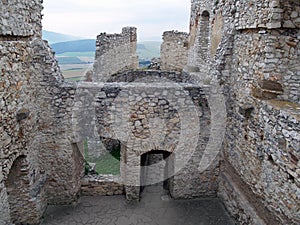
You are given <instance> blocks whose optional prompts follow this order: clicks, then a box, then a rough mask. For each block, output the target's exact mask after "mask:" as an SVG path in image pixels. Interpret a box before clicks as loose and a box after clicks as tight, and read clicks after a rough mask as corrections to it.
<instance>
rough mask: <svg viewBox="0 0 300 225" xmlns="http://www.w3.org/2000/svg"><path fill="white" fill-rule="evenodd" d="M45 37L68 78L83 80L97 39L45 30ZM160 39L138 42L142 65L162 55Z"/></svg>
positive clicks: (91, 62)
mask: <svg viewBox="0 0 300 225" xmlns="http://www.w3.org/2000/svg"><path fill="white" fill-rule="evenodd" d="M43 39H44V40H47V41H48V42H49V44H50V46H51V48H52V49H53V50H54V52H55V55H56V58H57V60H58V63H59V66H60V68H61V71H62V73H63V75H64V77H65V78H66V79H71V80H81V79H83V78H84V75H85V73H86V72H87V71H89V70H91V69H92V67H93V62H94V56H95V51H96V43H95V42H96V40H95V39H83V38H80V37H75V36H71V35H66V34H61V33H56V32H50V31H45V30H43ZM160 45H161V42H160V41H141V42H138V44H137V55H138V56H139V61H140V66H141V67H145V66H147V65H149V64H150V61H151V59H152V58H154V57H159V56H160Z"/></svg>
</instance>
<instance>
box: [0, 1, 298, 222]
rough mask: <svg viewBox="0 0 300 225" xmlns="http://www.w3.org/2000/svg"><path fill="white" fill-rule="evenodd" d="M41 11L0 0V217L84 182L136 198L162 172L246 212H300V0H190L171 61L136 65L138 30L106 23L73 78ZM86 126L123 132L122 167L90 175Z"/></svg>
mask: <svg viewBox="0 0 300 225" xmlns="http://www.w3.org/2000/svg"><path fill="white" fill-rule="evenodd" d="M41 11H42V0H31V1H27V0H11V1H8V0H0V65H1V70H0V74H1V80H0V113H1V114H0V115H1V117H0V215H1V216H0V224H1V225H2V224H39V223H40V220H41V218H42V216H43V214H44V212H45V209H46V207H47V205H53V204H54V205H57V204H76V202H77V200H78V199H79V197H80V195H81V194H86V195H114V194H122V193H124V192H125V194H126V198H127V200H129V201H136V200H139V199H140V196H141V195H140V190H141V189H140V186H144V185H145V181H149V182H150V183H153V182H155V179H156V177H157V179H158V181H159V182H160V181H161V179H166V181H165V182H164V186H166V187H167V188H168V190H169V192H170V195H171V196H172V197H174V198H193V197H201V196H217V195H218V196H219V197H220V198H222V199H223V201H224V204H225V206H226V208H227V210H228V211H229V212H230V214H231V215H232V216H233V217H234V218H235V219H236V221H237V223H240V224H257V225H262V224H299V223H300V214H299V210H300V208H299V207H300V169H299V168H300V161H299V159H300V152H299V149H300V146H299V143H300V129H299V127H300V122H299V121H300V89H299V85H300V73H299V71H300V50H299V46H300V3H299V0H264V1H262V0H227V1H225V0H216V1H210V0H192V1H191V22H190V33H189V35H188V37H187V36H186V35H185V34H183V36H184V39H185V40H187V42H188V43H187V49H186V45H185V42H182V44H183V46H181V45H180V48H179V49H181V50H179V51H181V53H182V54H181V55H180V54H178V52H177V51H176V52H174V51H173V50H174V49H175V48H177V47H178V46H176V47H175V46H174V43H175V41H174V40H175V39H173V38H171V39H170V43H169V45H168V46H169V47H168V48H165V47H163V48H162V51H163V54H165V53H166V56H167V55H168V57H169V58H168V59H167V58H166V60H165V62H167V64H166V65H168V68H167V71H166V70H163V71H155V70H150V71H141V70H137V57H136V53H135V51H136V29H135V28H131V27H126V28H124V29H123V31H122V34H116V35H107V34H100V35H99V36H98V38H97V52H96V62H95V65H94V74H93V81H94V82H82V83H76V82H71V83H68V82H65V81H64V79H63V77H62V75H61V72H60V70H59V67H58V65H57V61H56V60H55V57H54V54H53V52H52V51H51V49H50V48H49V46H48V44H47V42H45V41H43V40H42V39H41V30H42V26H41V18H42V16H41ZM169 35H171V36H172V35H173V33H168V32H167V33H165V36H166V37H169ZM175 36H177V35H175ZM179 36H180V35H179ZM166 39H167V38H166ZM167 42H168V41H166V42H165V44H167ZM180 42H181V41H180ZM177 44H178V42H177ZM174 59H180V60H179V61H180V64H176V65H174V68H171V67H169V66H170V65H171V64H172V63H171V62H173V61H174ZM181 59H182V60H181ZM185 60H186V63H184V61H185ZM184 64H186V65H184ZM180 68H184V69H183V71H179V70H180ZM168 70H172V71H168ZM88 137H93V138H95V140H96V141H97V140H101V138H103V137H104V138H109V139H111V140H117V141H119V142H120V145H121V168H120V173H121V176H120V177H118V178H116V177H112V176H107V177H103V176H101V175H100V176H98V177H96V178H95V177H93V178H91V177H84V178H83V172H84V161H83V147H82V146H83V144H82V142H83V141H84V140H86V139H87V138H88ZM152 154H156V156H157V158H152V159H151V157H152ZM147 157H148V158H147ZM149 157H150V159H149ZM151 161H152V162H151ZM141 166H142V168H141ZM145 167H146V168H145ZM149 173H151V176H148V175H147V174H149ZM162 173H163V174H162ZM154 175H156V176H154ZM144 176H148V177H147V179H144Z"/></svg>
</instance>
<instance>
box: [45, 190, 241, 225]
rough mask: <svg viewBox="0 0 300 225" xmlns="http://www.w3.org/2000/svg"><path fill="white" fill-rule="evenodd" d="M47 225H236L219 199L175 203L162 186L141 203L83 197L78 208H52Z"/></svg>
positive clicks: (147, 194)
mask: <svg viewBox="0 0 300 225" xmlns="http://www.w3.org/2000/svg"><path fill="white" fill-rule="evenodd" d="M42 224H43V225H83V224H84V225H234V224H235V223H234V222H233V220H232V219H231V218H230V217H229V215H228V214H227V212H226V211H225V209H224V206H223V204H222V202H221V201H220V200H219V199H211V198H207V199H200V200H173V199H170V198H169V196H168V195H167V194H166V193H164V191H163V188H162V187H161V186H151V187H147V188H146V189H145V190H144V192H143V194H142V196H141V201H140V202H139V203H137V204H128V203H126V201H125V199H124V196H113V197H82V198H81V202H80V203H79V204H78V205H77V206H75V207H74V206H51V207H48V210H47V212H46V215H45V219H44V222H43V223H42Z"/></svg>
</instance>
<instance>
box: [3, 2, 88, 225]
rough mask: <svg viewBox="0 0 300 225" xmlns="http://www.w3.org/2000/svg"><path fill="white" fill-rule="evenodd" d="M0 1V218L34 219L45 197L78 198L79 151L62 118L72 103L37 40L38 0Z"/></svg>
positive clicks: (53, 200) (44, 45)
mask: <svg viewBox="0 0 300 225" xmlns="http://www.w3.org/2000/svg"><path fill="white" fill-rule="evenodd" d="M0 6H1V8H0V10H1V14H0V15H1V16H0V17H1V18H0V21H1V26H0V56H1V57H0V65H1V80H0V110H1V114H0V115H1V118H0V133H1V136H0V146H1V149H0V165H1V169H0V202H1V204H0V214H1V218H0V223H1V224H10V223H26V224H27V223H28V224H37V223H38V222H39V219H40V217H41V216H42V215H43V212H44V210H45V207H46V205H47V203H52V204H53V203H54V204H59V203H70V202H74V201H76V200H77V194H78V192H79V190H80V181H78V180H79V179H78V177H80V175H81V174H82V171H83V163H82V164H81V163H80V159H82V156H80V154H77V153H76V151H75V150H74V148H73V147H72V143H73V140H72V138H71V137H70V136H71V135H70V133H71V132H70V128H71V125H70V124H71V123H70V120H68V119H66V118H64V119H61V120H60V118H62V117H64V116H66V117H68V115H70V113H67V112H66V111H65V110H66V107H63V105H64V104H70V103H66V98H65V97H66V93H65V92H64V89H63V88H62V87H61V85H62V83H63V78H62V75H61V73H60V71H59V68H58V66H57V62H56V60H55V59H54V56H53V53H52V52H51V51H50V48H49V46H48V44H47V43H46V42H44V41H42V40H41V17H42V16H41V10H42V1H5V0H3V1H0ZM58 102H59V104H58ZM20 158H22V159H21V161H20ZM23 159H24V160H23ZM19 162H22V163H19ZM79 173H80V174H79ZM17 184H18V185H19V187H16V185H17ZM13 196H18V197H17V198H14V197H13ZM16 209H18V210H17V211H16ZM20 209H22V210H20Z"/></svg>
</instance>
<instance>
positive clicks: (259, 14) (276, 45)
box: [185, 0, 300, 224]
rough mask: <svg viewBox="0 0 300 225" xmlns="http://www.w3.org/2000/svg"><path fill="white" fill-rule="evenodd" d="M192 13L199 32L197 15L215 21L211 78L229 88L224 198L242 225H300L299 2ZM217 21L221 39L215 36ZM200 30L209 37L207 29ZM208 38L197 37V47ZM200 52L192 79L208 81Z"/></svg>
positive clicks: (230, 5) (215, 6)
mask: <svg viewBox="0 0 300 225" xmlns="http://www.w3.org/2000/svg"><path fill="white" fill-rule="evenodd" d="M192 5H193V7H192V8H194V12H192V15H194V16H192V22H191V24H195V22H193V21H196V19H195V18H197V15H198V18H199V19H198V21H199V20H200V17H201V15H202V12H203V10H207V12H209V14H210V17H211V19H210V21H211V24H210V30H211V31H210V32H209V33H210V40H211V41H210V42H208V43H209V45H211V46H208V47H209V48H208V49H213V50H214V51H213V52H212V53H213V54H212V55H211V58H210V60H209V62H208V69H209V77H210V82H212V83H213V82H214V81H217V82H218V83H219V84H221V87H222V89H223V92H224V96H225V97H226V104H227V117H228V119H227V129H226V136H225V141H224V146H223V148H224V162H226V163H224V165H223V167H222V168H223V169H222V171H223V172H222V176H220V178H221V179H220V184H219V194H220V196H221V197H223V198H224V200H225V204H226V205H227V208H228V210H229V211H230V212H231V213H232V214H233V215H234V216H235V217H236V218H237V220H238V221H239V222H240V223H242V224H249V223H250V224H264V223H265V224H269V223H271V224H298V223H299V213H298V211H299V203H300V200H299V194H298V193H299V190H300V189H299V181H298V179H299V174H298V173H297V171H298V170H299V108H300V107H299V82H300V81H299V69H300V68H299V65H300V63H299V26H298V25H297V21H298V18H299V2H297V1H292V0H291V1H258V0H257V1H215V2H210V1H201V2H194V1H193V4H192ZM196 5H197V6H196ZM207 7H208V8H207ZM195 15H196V16H195ZM216 21H218V22H217V24H218V25H217V26H218V27H220V28H221V29H222V30H221V31H220V33H221V38H220V36H218V35H216V33H215V32H214V26H216ZM193 27H195V25H193V26H191V31H192V32H194V31H193V29H194V28H193ZM197 29H200V30H201V25H200V23H199V25H198V28H197ZM194 30H195V29H194ZM201 35H202V34H201V32H200V33H198V34H197V35H196V37H195V43H196V41H197V39H198V40H201ZM204 35H206V34H204ZM213 39H216V41H215V42H213ZM202 40H204V39H202ZM214 43H215V44H214ZM212 45H214V46H212ZM194 48H196V49H192V50H191V51H190V55H189V68H187V69H186V70H185V71H187V72H190V74H194V75H195V76H198V77H199V79H200V78H201V77H202V76H203V74H202V71H204V70H202V69H201V67H199V66H198V65H197V63H199V62H201V60H202V59H201V58H197V54H198V53H197V54H196V57H195V52H197V48H198V51H203V50H205V49H203V48H201V46H197V45H195V47H194ZM191 54H194V55H191ZM207 54H209V52H208V50H207ZM190 59H191V60H190ZM193 60H194V61H193ZM232 192H236V193H241V195H237V194H234V193H232ZM241 196H242V197H241ZM253 199H255V200H253ZM245 202H246V203H245Z"/></svg>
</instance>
